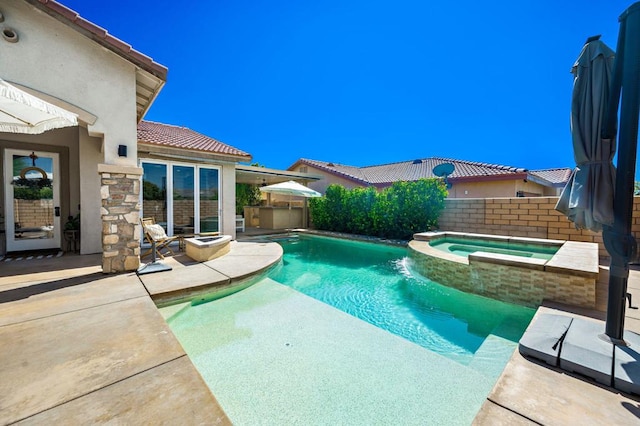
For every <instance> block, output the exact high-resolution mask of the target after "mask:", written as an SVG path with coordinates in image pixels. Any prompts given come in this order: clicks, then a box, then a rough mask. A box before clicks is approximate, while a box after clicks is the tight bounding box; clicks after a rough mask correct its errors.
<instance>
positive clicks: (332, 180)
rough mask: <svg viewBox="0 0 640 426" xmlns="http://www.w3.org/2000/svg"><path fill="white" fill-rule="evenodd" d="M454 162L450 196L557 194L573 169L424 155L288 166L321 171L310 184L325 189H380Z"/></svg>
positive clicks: (301, 161)
mask: <svg viewBox="0 0 640 426" xmlns="http://www.w3.org/2000/svg"><path fill="white" fill-rule="evenodd" d="M443 163H451V164H453V165H454V167H455V168H454V171H453V173H452V174H451V175H450V176H448V178H447V179H448V182H449V183H450V184H451V188H450V189H449V198H492V197H518V196H520V197H524V196H527V197H532V196H551V195H558V194H559V193H560V191H561V190H562V187H563V186H564V184H566V182H567V181H568V180H569V176H571V169H549V170H538V171H529V170H526V169H522V168H516V167H510V166H501V165H496V164H486V163H478V162H471V161H462V160H454V159H450V158H439V157H431V158H423V159H417V160H411V161H402V162H398V163H391V164H382V165H375V166H366V167H355V166H347V165H343V164H338V163H332V162H326V161H316V160H309V159H305V158H301V159H299V160H298V161H296V162H295V163H294V164H293V165H292V166H291V167H289V169H288V170H292V171H298V172H308V173H313V174H316V175H321V176H322V177H323V179H321V180H319V181H317V182H312V183H310V184H309V187H311V188H313V189H315V190H316V191H318V192H321V193H324V192H325V191H326V189H327V187H328V186H329V185H331V184H340V185H342V186H344V187H346V188H354V187H367V186H373V187H375V188H378V189H382V188H386V187H389V186H391V184H393V182H397V181H415V180H418V179H421V178H434V177H437V176H435V175H434V174H433V169H434V167H436V166H438V165H440V164H443Z"/></svg>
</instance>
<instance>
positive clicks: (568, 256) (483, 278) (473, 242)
mask: <svg viewBox="0 0 640 426" xmlns="http://www.w3.org/2000/svg"><path fill="white" fill-rule="evenodd" d="M413 238H414V240H413V241H411V242H410V243H409V249H410V256H411V258H412V259H413V263H414V266H415V268H416V269H417V271H418V272H419V273H421V274H422V275H424V276H425V277H427V278H429V279H430V280H432V281H436V282H438V283H440V284H444V285H447V286H449V287H454V288H457V289H459V290H462V291H466V292H469V293H475V294H480V295H484V296H487V297H491V298H494V299H498V300H502V301H505V302H512V303H518V304H521V305H525V306H530V307H536V306H539V305H540V304H541V303H542V301H543V300H551V301H555V302H561V303H566V304H570V305H576V306H582V307H587V308H593V307H595V303H596V282H597V279H598V245H597V244H595V243H583V242H577V241H562V240H545V239H539V238H520V237H508V236H500V235H485V234H469V233H461V232H424V233H419V234H415V235H414V236H413Z"/></svg>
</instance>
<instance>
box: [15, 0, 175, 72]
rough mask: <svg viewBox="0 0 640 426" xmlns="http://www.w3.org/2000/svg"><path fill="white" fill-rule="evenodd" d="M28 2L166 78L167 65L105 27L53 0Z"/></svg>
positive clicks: (139, 65) (107, 47)
mask: <svg viewBox="0 0 640 426" xmlns="http://www.w3.org/2000/svg"><path fill="white" fill-rule="evenodd" d="M25 1H27V2H28V3H29V4H31V5H33V6H34V7H36V8H38V9H39V10H41V11H43V12H44V13H46V14H47V15H49V16H51V17H53V18H55V19H56V20H58V21H60V22H61V23H63V24H65V25H67V26H68V27H70V28H72V29H73V30H75V31H77V32H79V33H80V34H82V35H84V36H85V37H87V38H89V39H91V40H93V41H95V42H96V43H98V44H99V45H101V46H102V47H104V48H106V49H108V50H110V51H112V52H113V53H115V54H117V55H118V56H120V57H122V58H124V59H125V60H127V61H129V62H131V63H132V64H134V65H135V66H137V67H139V68H141V69H143V70H145V71H146V72H148V73H150V74H152V75H154V76H156V77H158V78H160V79H161V80H164V81H166V80H167V71H168V69H167V67H165V66H164V65H161V64H159V63H157V62H155V61H154V60H153V59H151V58H150V57H149V56H147V55H145V54H143V53H141V52H138V51H137V50H135V49H133V48H132V47H131V46H130V45H129V44H127V43H125V42H124V41H122V40H120V39H118V38H116V37H114V36H112V35H111V34H109V33H108V32H107V31H106V30H105V29H103V28H100V27H99V26H97V25H96V24H94V23H93V22H91V21H88V20H87V19H84V18H83V17H81V16H80V15H79V14H78V13H77V12H75V11H74V10H72V9H69V8H68V7H66V6H64V5H62V4H60V3H58V2H57V1H54V0H25Z"/></svg>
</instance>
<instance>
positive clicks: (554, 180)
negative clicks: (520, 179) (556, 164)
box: [529, 168, 573, 186]
mask: <svg viewBox="0 0 640 426" xmlns="http://www.w3.org/2000/svg"><path fill="white" fill-rule="evenodd" d="M572 173H573V169H569V168H557V169H543V170H531V171H530V172H529V174H531V175H533V176H536V177H539V178H541V179H544V180H546V181H547V182H549V183H551V184H552V185H553V186H564V185H566V183H567V182H568V181H569V178H570V177H571V174H572Z"/></svg>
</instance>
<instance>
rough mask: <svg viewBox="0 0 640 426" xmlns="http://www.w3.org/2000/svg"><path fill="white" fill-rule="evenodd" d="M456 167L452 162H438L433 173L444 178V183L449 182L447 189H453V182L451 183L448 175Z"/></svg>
mask: <svg viewBox="0 0 640 426" xmlns="http://www.w3.org/2000/svg"><path fill="white" fill-rule="evenodd" d="M455 169H456V166H454V165H453V164H451V163H442V164H438V165H437V166H435V167H434V168H433V174H434V175H436V176H438V177H441V178H444V183H446V184H447V189H451V183H449V180H448V179H447V177H448V176H449V175H450V174H451V173H453V171H454V170H455Z"/></svg>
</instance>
